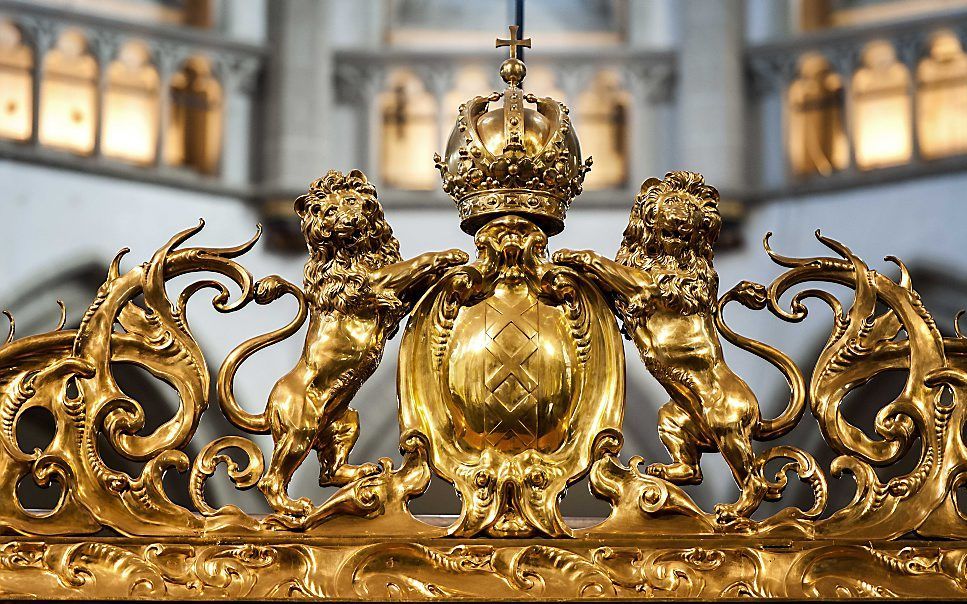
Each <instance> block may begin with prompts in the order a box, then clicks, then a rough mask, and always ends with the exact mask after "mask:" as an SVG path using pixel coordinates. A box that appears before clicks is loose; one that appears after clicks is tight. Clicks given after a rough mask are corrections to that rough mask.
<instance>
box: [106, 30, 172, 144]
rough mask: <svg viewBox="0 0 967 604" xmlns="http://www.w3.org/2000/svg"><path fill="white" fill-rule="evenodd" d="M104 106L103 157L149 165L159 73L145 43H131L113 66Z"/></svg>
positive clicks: (153, 139) (155, 136)
mask: <svg viewBox="0 0 967 604" xmlns="http://www.w3.org/2000/svg"><path fill="white" fill-rule="evenodd" d="M104 106H105V115H104V132H103V137H104V139H103V143H102V144H103V150H104V155H107V156H110V157H116V158H119V159H124V160H128V161H132V162H135V163H150V162H151V161H152V160H153V159H154V153H155V143H156V139H157V135H158V73H157V71H155V69H154V68H153V67H152V66H151V65H150V63H149V54H148V50H147V48H145V47H144V45H143V44H139V43H133V44H129V45H128V46H126V47H124V48H123V49H122V50H121V53H120V56H119V57H118V60H117V61H114V62H113V63H111V66H110V68H109V70H108V89H107V92H106V97H105V100H104Z"/></svg>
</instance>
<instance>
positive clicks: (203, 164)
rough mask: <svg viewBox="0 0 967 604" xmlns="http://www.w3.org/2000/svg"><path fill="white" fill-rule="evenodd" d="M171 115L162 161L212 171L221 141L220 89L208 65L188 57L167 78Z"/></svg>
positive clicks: (205, 171)
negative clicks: (178, 68)
mask: <svg viewBox="0 0 967 604" xmlns="http://www.w3.org/2000/svg"><path fill="white" fill-rule="evenodd" d="M170 94H171V117H170V124H169V129H168V133H167V136H168V140H167V153H166V157H165V161H166V162H167V163H168V164H170V165H173V166H185V167H189V168H193V169H195V170H198V171H199V172H204V173H206V174H214V173H215V172H217V171H218V161H219V156H220V153H221V141H222V107H221V100H222V90H221V86H219V84H218V80H216V79H215V77H214V76H213V75H212V72H211V65H210V64H209V63H208V61H206V60H205V59H203V58H201V57H194V58H192V59H189V60H188V61H187V62H186V63H185V65H184V67H183V68H182V70H181V71H180V72H178V73H177V74H175V77H174V78H172V81H171V90H170Z"/></svg>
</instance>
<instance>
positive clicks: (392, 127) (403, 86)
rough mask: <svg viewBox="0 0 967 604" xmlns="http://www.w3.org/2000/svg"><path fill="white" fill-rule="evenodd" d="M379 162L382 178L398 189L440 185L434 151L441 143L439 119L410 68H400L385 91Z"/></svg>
mask: <svg viewBox="0 0 967 604" xmlns="http://www.w3.org/2000/svg"><path fill="white" fill-rule="evenodd" d="M381 108H382V126H383V127H382V136H381V138H380V140H381V145H382V147H381V149H380V165H381V166H382V177H383V182H385V183H386V184H387V185H388V186H390V187H394V188H397V189H412V190H432V189H434V188H436V187H437V186H439V181H440V177H439V173H438V172H437V171H436V170H435V169H434V167H433V153H434V152H436V151H437V147H438V146H439V143H438V141H439V140H440V138H441V136H440V135H439V129H440V125H439V120H438V119H437V109H436V103H435V102H434V99H433V96H432V95H431V94H429V93H428V92H426V90H424V88H423V85H422V83H421V82H420V79H419V78H418V77H416V75H415V74H413V73H412V72H410V71H398V72H396V73H394V74H393V75H392V77H391V78H390V85H389V87H388V89H387V92H385V93H383V95H382V103H381Z"/></svg>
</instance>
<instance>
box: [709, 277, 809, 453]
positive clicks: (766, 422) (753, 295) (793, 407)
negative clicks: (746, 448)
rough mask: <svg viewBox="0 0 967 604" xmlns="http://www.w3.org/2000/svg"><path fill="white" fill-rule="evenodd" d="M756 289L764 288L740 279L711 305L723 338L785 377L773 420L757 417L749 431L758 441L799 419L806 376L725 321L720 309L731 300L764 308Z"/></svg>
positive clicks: (782, 431) (789, 427)
mask: <svg viewBox="0 0 967 604" xmlns="http://www.w3.org/2000/svg"><path fill="white" fill-rule="evenodd" d="M759 288H762V290H764V289H765V288H763V287H762V286H761V285H758V284H755V283H749V282H745V281H744V282H742V283H739V284H738V285H737V286H735V287H733V288H732V289H730V290H729V291H728V292H726V293H725V294H724V295H723V296H722V297H721V298H720V299H719V301H718V304H717V305H716V308H715V326H716V327H717V328H718V330H719V332H720V333H721V334H722V336H723V337H725V339H726V340H728V341H729V342H731V343H732V344H735V345H736V346H738V347H739V348H741V349H742V350H745V351H747V352H751V353H752V354H754V355H756V356H758V357H761V358H763V359H765V360H767V361H769V363H771V364H772V365H773V366H774V367H775V368H776V369H778V370H779V372H780V373H782V375H783V377H785V378H786V382H787V383H788V384H789V394H790V395H789V403H788V404H787V405H786V408H785V409H784V410H783V412H782V413H780V414H779V416H778V417H776V418H774V419H762V418H760V419H759V422H758V423H757V424H756V426H755V428H753V432H752V435H753V436H754V437H755V438H756V439H758V440H772V439H774V438H779V437H780V436H782V435H784V434H787V433H788V432H789V431H791V430H792V429H793V428H795V427H796V424H798V423H799V420H800V419H802V416H803V412H804V411H805V409H806V394H807V390H806V379H805V378H804V377H803V374H802V372H801V371H800V370H799V367H797V366H796V363H795V362H793V360H792V359H791V358H789V356H787V355H786V354H785V353H784V352H782V351H781V350H779V349H777V348H773V347H772V346H769V345H768V344H765V343H763V342H759V341H757V340H753V339H751V338H747V337H745V336H742V335H739V334H737V333H736V332H735V331H733V330H732V328H731V327H729V326H728V325H726V324H725V319H724V318H723V316H722V309H723V308H724V307H725V305H726V304H728V303H729V302H731V301H732V300H735V301H738V302H740V303H741V304H742V305H743V306H746V307H747V308H752V309H756V310H761V309H762V308H765V297H764V291H760V289H759Z"/></svg>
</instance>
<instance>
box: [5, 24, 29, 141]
mask: <svg viewBox="0 0 967 604" xmlns="http://www.w3.org/2000/svg"><path fill="white" fill-rule="evenodd" d="M33 64H34V57H33V52H32V51H31V50H30V47H29V46H27V45H26V44H24V41H23V35H22V34H21V32H20V29H19V28H18V27H17V26H16V25H14V24H13V23H11V22H9V21H2V20H0V138H8V139H13V140H19V141H23V140H27V139H28V138H30V126H31V119H32V115H31V112H32V100H33V89H32V86H31V68H32V67H33Z"/></svg>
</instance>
